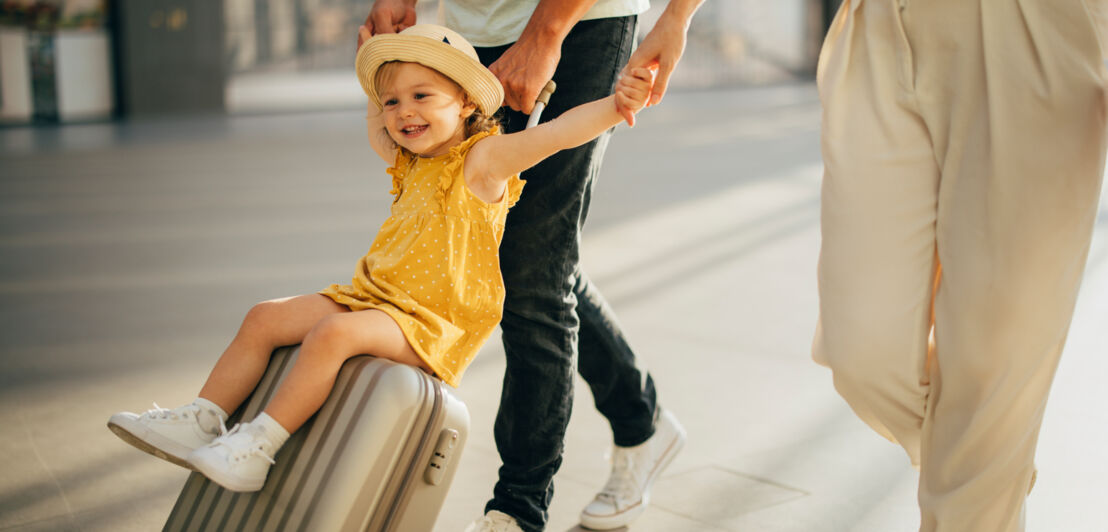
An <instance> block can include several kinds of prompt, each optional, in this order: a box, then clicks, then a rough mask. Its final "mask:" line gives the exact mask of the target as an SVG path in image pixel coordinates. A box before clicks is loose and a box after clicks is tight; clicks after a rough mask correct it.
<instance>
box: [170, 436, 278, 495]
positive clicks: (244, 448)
mask: <svg viewBox="0 0 1108 532" xmlns="http://www.w3.org/2000/svg"><path fill="white" fill-rule="evenodd" d="M275 451H276V449H274V445H273V442H271V441H269V438H268V437H267V436H266V435H265V430H264V429H262V428H261V427H259V426H257V425H254V424H251V423H246V424H241V423H240V424H238V425H235V428H233V429H231V430H230V431H228V432H227V433H226V434H224V435H222V436H220V437H218V438H216V439H215V440H213V441H212V442H211V443H209V444H208V445H205V446H203V447H200V448H199V449H196V450H195V451H193V452H192V454H190V455H189V457H188V461H189V463H190V464H192V467H193V468H194V469H196V470H197V471H199V472H200V473H202V474H203V475H204V476H206V477H208V478H209V479H211V480H212V481H213V482H215V483H216V484H219V485H220V486H223V487H224V488H227V489H229V490H231V491H258V490H260V489H262V486H263V485H265V477H266V475H268V474H269V466H271V465H273V464H274V463H275V462H274V461H273V454H274V452H275Z"/></svg>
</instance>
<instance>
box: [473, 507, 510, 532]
mask: <svg viewBox="0 0 1108 532" xmlns="http://www.w3.org/2000/svg"><path fill="white" fill-rule="evenodd" d="M465 532H523V529H522V528H520V527H519V523H516V520H515V518H514V517H512V516H510V515H508V514H506V513H504V512H501V511H498V510H490V511H489V513H487V514H485V515H484V516H482V517H481V518H480V519H478V520H476V521H474V522H472V523H470V524H469V526H467V527H466V529H465Z"/></svg>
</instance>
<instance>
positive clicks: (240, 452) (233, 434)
mask: <svg viewBox="0 0 1108 532" xmlns="http://www.w3.org/2000/svg"><path fill="white" fill-rule="evenodd" d="M242 427H243V425H242V423H239V424H236V425H235V426H234V427H233V428H231V430H227V429H226V428H224V427H221V428H222V430H223V434H222V435H220V436H219V437H218V438H216V439H215V441H213V442H212V445H216V446H223V447H226V448H227V449H228V450H229V451H230V452H229V453H228V458H230V459H231V460H232V461H236V462H239V461H242V460H246V459H247V458H250V457H252V456H258V457H261V458H264V459H265V461H267V462H269V463H270V465H273V464H276V463H277V462H276V461H275V460H274V459H273V457H272V456H270V455H269V453H267V452H265V443H266V442H265V435H264V434H259V433H258V431H257V429H253V430H243V429H242ZM242 440H248V441H242Z"/></svg>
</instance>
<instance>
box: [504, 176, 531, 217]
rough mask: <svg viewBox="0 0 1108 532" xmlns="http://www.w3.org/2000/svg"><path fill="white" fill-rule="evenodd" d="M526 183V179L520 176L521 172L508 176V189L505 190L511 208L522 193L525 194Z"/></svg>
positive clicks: (506, 199)
mask: <svg viewBox="0 0 1108 532" xmlns="http://www.w3.org/2000/svg"><path fill="white" fill-rule="evenodd" d="M526 184H527V182H526V181H524V180H522V179H520V178H519V174H516V175H514V176H512V177H509V178H508V190H507V192H505V195H506V196H507V197H506V198H505V201H507V203H508V208H509V209H511V208H512V206H513V205H515V204H516V202H517V201H519V197H520V195H521V194H523V185H526Z"/></svg>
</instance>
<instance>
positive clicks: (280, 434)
mask: <svg viewBox="0 0 1108 532" xmlns="http://www.w3.org/2000/svg"><path fill="white" fill-rule="evenodd" d="M251 423H252V424H254V425H255V426H258V427H261V428H262V430H264V431H265V435H266V437H267V438H269V441H270V443H272V444H273V452H275V453H276V452H277V449H280V448H281V446H282V445H284V444H285V441H287V440H288V439H289V431H287V430H285V427H282V426H281V424H280V423H278V422H277V420H276V419H273V418H271V417H269V414H266V413H265V412H262V413H261V414H258V417H256V418H254V421H251Z"/></svg>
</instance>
